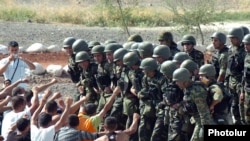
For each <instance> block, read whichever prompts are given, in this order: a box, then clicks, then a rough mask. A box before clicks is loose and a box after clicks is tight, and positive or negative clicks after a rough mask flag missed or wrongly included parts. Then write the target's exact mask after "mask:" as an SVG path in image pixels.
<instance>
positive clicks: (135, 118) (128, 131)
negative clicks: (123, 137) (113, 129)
mask: <svg viewBox="0 0 250 141" xmlns="http://www.w3.org/2000/svg"><path fill="white" fill-rule="evenodd" d="M139 119H140V115H139V114H138V113H134V114H133V122H132V124H131V125H130V127H129V128H128V129H126V130H124V131H123V132H124V133H126V134H127V135H132V134H134V133H135V132H136V131H137V128H138V122H139Z"/></svg>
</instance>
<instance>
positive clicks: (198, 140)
mask: <svg viewBox="0 0 250 141" xmlns="http://www.w3.org/2000/svg"><path fill="white" fill-rule="evenodd" d="M198 116H199V115H198ZM198 116H195V117H192V118H193V119H194V121H195V127H194V131H193V134H192V137H191V140H190V141H204V133H203V132H204V127H203V126H202V125H201V122H200V119H199V117H198Z"/></svg>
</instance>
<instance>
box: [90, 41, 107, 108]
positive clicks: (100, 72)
mask: <svg viewBox="0 0 250 141" xmlns="http://www.w3.org/2000/svg"><path fill="white" fill-rule="evenodd" d="M104 49H105V47H104V46H102V45H96V46H94V47H93V48H92V50H91V53H92V54H93V57H94V60H95V62H96V64H98V67H97V75H95V78H96V82H97V85H98V90H97V93H98V94H100V99H99V104H98V108H97V112H100V111H101V110H102V109H103V107H104V105H105V104H106V103H107V101H108V100H109V98H110V96H111V95H112V89H111V87H110V86H111V79H110V64H109V63H108V62H107V60H106V57H105V53H104Z"/></svg>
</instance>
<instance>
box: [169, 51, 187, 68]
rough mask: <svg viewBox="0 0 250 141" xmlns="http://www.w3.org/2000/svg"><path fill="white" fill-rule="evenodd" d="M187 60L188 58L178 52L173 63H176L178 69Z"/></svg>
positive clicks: (183, 53) (185, 54)
mask: <svg viewBox="0 0 250 141" xmlns="http://www.w3.org/2000/svg"><path fill="white" fill-rule="evenodd" d="M187 59H191V58H190V56H189V55H188V54H187V53H185V52H178V53H176V54H175V55H174V58H173V62H175V63H176V65H177V67H178V68H179V67H180V65H181V63H182V62H183V61H185V60H187Z"/></svg>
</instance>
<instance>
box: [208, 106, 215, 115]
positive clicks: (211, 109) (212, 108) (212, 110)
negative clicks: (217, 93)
mask: <svg viewBox="0 0 250 141" xmlns="http://www.w3.org/2000/svg"><path fill="white" fill-rule="evenodd" d="M209 110H210V113H211V114H213V113H214V106H210V107H209Z"/></svg>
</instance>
